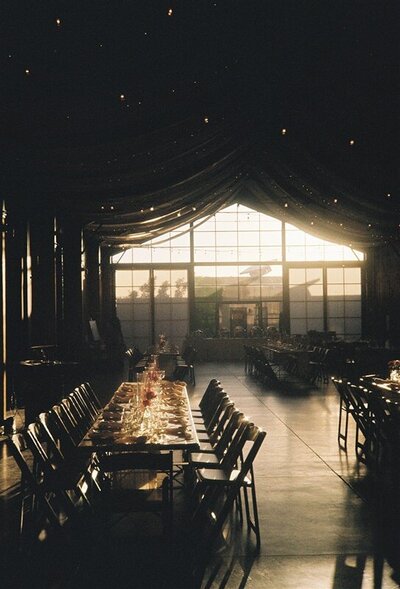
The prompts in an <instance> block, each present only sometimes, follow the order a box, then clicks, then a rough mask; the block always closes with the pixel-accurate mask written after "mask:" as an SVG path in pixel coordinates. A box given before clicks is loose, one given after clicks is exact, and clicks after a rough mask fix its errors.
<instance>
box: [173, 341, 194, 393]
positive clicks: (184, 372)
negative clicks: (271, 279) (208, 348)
mask: <svg viewBox="0 0 400 589" xmlns="http://www.w3.org/2000/svg"><path fill="white" fill-rule="evenodd" d="M196 358H197V350H195V348H193V347H192V346H188V347H187V348H186V349H185V350H184V352H183V353H182V359H181V360H178V363H177V366H176V368H175V370H174V375H173V377H174V379H176V380H187V381H188V382H189V383H190V384H192V385H195V384H196V377H195V372H194V363H195V360H196Z"/></svg>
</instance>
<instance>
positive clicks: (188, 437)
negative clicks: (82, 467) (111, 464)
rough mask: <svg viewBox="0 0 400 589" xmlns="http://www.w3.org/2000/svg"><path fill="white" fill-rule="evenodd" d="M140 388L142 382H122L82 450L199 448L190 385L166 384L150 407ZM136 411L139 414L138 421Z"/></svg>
mask: <svg viewBox="0 0 400 589" xmlns="http://www.w3.org/2000/svg"><path fill="white" fill-rule="evenodd" d="M139 387H140V384H138V383H133V382H123V383H121V385H120V386H119V387H118V389H117V390H116V391H115V393H114V394H113V396H112V398H111V400H110V401H109V402H108V403H107V405H106V406H105V407H104V408H103V410H102V411H101V412H100V414H99V416H98V417H97V419H96V421H95V422H94V424H93V425H92V426H91V428H90V429H89V431H88V432H87V433H86V435H85V436H84V438H83V439H82V441H81V442H80V444H79V450H80V451H82V452H88V453H91V452H102V451H103V452H107V451H123V450H125V451H135V450H137V451H141V452H143V451H149V452H154V451H162V450H171V451H172V450H190V451H193V450H198V449H199V440H198V437H197V433H196V428H195V426H194V423H193V417H192V412H191V409H190V403H189V398H188V394H187V390H186V384H185V383H183V382H169V381H162V383H161V386H160V390H159V391H158V394H157V395H156V397H155V398H154V399H151V400H150V401H149V402H148V403H147V404H146V407H143V406H142V404H143V399H142V396H141V395H140V394H139ZM132 411H136V412H137V413H139V415H136V417H135V420H134V422H133V421H132V416H131V415H130V414H131V412H132ZM127 416H128V417H130V420H129V419H127Z"/></svg>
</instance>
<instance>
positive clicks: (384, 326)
mask: <svg viewBox="0 0 400 589" xmlns="http://www.w3.org/2000/svg"><path fill="white" fill-rule="evenodd" d="M364 327H365V329H364V331H365V335H366V337H371V338H373V339H376V341H377V342H378V343H379V344H380V345H382V346H385V345H389V346H390V347H395V348H400V252H399V250H398V249H397V248H395V247H393V246H392V245H390V244H389V245H385V246H381V247H376V248H373V249H371V250H370V251H369V252H368V255H367V262H366V268H365V304H364Z"/></svg>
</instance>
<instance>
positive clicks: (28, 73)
mask: <svg viewBox="0 0 400 589" xmlns="http://www.w3.org/2000/svg"><path fill="white" fill-rule="evenodd" d="M25 74H26V75H27V76H30V75H31V70H30V69H28V68H26V70H25Z"/></svg>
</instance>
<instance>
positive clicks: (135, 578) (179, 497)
mask: <svg viewBox="0 0 400 589" xmlns="http://www.w3.org/2000/svg"><path fill="white" fill-rule="evenodd" d="M215 377H216V378H219V379H220V380H221V383H222V384H223V386H224V389H225V390H226V392H228V394H229V395H230V397H231V398H232V400H233V401H234V402H235V404H236V405H237V407H238V408H239V409H240V410H242V411H243V412H244V413H245V414H246V415H247V416H248V417H250V418H251V419H252V420H254V422H255V423H257V425H259V426H260V427H262V428H264V429H265V430H266V431H267V437H266V440H265V442H264V445H263V447H262V449H261V451H260V453H259V455H258V456H257V459H256V465H255V473H256V483H257V495H258V507H259V512H260V520H261V529H262V545H261V551H260V554H258V555H256V554H255V553H254V545H253V542H252V538H251V537H250V538H248V537H247V534H246V532H245V531H243V532H241V531H240V530H237V529H235V533H234V534H233V538H234V539H233V540H232V542H231V543H230V544H229V545H228V546H227V547H226V548H225V549H224V550H222V551H221V552H218V553H215V554H214V556H213V557H212V559H211V560H210V561H209V563H208V566H207V569H206V571H205V574H204V576H203V580H202V583H201V587H202V589H217V588H218V589H222V588H227V589H242V588H243V587H246V588H249V589H264V588H268V589H391V588H395V587H399V586H400V585H399V584H398V582H396V580H395V579H396V578H398V577H397V575H398V563H399V560H400V542H399V530H400V526H399V510H398V505H397V501H395V500H394V499H393V498H392V496H388V495H387V493H386V491H385V489H383V488H382V487H381V485H379V484H377V483H376V482H375V483H373V481H371V478H370V476H369V475H368V473H367V472H366V470H365V467H363V466H360V465H358V464H357V462H356V460H355V454H354V449H353V446H352V443H351V441H352V436H354V431H353V430H354V428H352V430H351V439H350V443H349V450H348V453H347V454H346V453H344V452H341V451H339V450H338V445H337V418H338V396H337V393H336V391H335V389H334V388H333V387H332V385H331V384H329V385H321V384H320V385H319V386H317V387H307V386H306V385H304V384H302V383H300V382H296V381H293V380H292V381H291V382H288V383H286V385H285V386H283V387H279V388H278V389H277V388H275V389H270V388H268V387H266V386H265V385H262V384H260V383H258V382H257V381H255V380H254V379H253V378H252V377H250V376H246V375H245V374H244V371H243V366H242V365H241V364H228V363H226V364H212V363H207V364H201V365H198V366H197V367H196V379H197V383H196V387H195V388H194V389H193V388H192V390H191V391H190V394H191V396H192V397H193V399H194V400H195V399H199V398H200V397H201V395H202V393H203V392H204V390H205V388H206V386H207V384H208V382H209V380H210V379H211V378H215ZM98 386H99V387H100V388H101V387H103V393H104V396H107V387H109V388H110V387H112V386H113V385H112V384H109V383H107V382H106V381H105V380H104V379H101V381H99V385H98ZM110 391H111V392H112V388H110ZM351 425H353V424H351ZM17 478H18V476H17V471H16V469H15V467H14V465H13V461H12V459H11V458H8V457H7V455H6V452H5V451H4V450H3V454H2V456H1V458H0V481H1V488H0V491H1V494H0V499H1V502H0V509H1V516H2V522H3V523H2V532H1V538H0V540H1V544H2V572H1V574H0V583H1V584H2V585H1V586H3V585H4V586H5V587H7V588H8V587H10V588H11V587H16V588H17V587H18V589H25V588H28V587H29V588H32V587H41V588H43V589H47V588H51V589H53V588H54V589H56V588H57V589H67V588H68V589H77V588H80V587H82V588H83V587H108V586H112V585H114V586H115V587H119V588H122V587H123V588H125V587H126V588H128V587H129V588H141V589H142V588H143V589H160V588H170V587H171V588H176V589H180V588H181V589H191V586H192V582H191V577H190V576H189V575H188V569H189V568H190V566H189V562H191V560H190V558H191V557H193V552H194V553H196V547H194V551H193V546H190V540H191V536H190V514H188V513H187V501H186V497H185V492H184V490H182V489H178V490H177V491H176V492H175V499H176V502H177V509H176V510H175V531H174V534H173V537H171V538H168V539H167V540H166V539H165V538H163V537H162V536H161V535H160V533H159V527H158V523H157V522H155V521H152V522H150V521H149V520H147V519H146V516H144V519H143V520H140V521H138V520H135V522H134V523H133V524H132V525H131V526H128V524H127V521H124V522H123V525H121V530H119V531H118V530H117V526H114V529H113V537H112V539H111V538H110V539H107V541H106V547H107V548H106V552H104V553H101V552H99V550H100V549H99V547H98V545H96V550H94V551H93V550H91V547H90V546H87V547H86V551H85V552H84V553H83V556H82V553H79V554H73V552H74V551H73V549H72V551H70V548H71V547H70V546H67V545H65V546H62V547H61V550H60V547H58V548H56V549H54V552H53V551H52V549H51V550H50V551H48V549H46V550H44V551H39V552H35V553H33V555H32V554H30V555H28V554H22V555H21V556H18V552H17V543H16V530H17V529H18V528H17V525H18V519H17V506H18V493H17V491H18V487H17V485H16V482H17ZM150 517H154V516H150ZM103 548H104V544H103ZM190 555H191V556H190ZM32 557H33V558H37V559H38V560H37V562H38V563H40V566H41V567H42V568H41V570H40V572H39V573H37V572H36V573H35V572H34V571H35V570H37V566H36V567H35V566H34V564H33V563H31V562H30V560H31V558H32ZM21 562H24V566H23V567H22V568H23V572H21V564H20V563H21ZM50 562H51V563H52V565H51V566H50V565H49V563H50ZM198 580H199V579H197V581H198Z"/></svg>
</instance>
